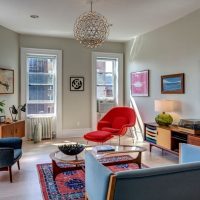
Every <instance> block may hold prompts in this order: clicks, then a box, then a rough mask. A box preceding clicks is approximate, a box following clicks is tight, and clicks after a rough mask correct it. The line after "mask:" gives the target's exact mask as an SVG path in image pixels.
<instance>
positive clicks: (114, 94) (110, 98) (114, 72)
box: [96, 58, 117, 101]
mask: <svg viewBox="0 0 200 200" xmlns="http://www.w3.org/2000/svg"><path fill="white" fill-rule="evenodd" d="M97 60H98V58H97ZM99 60H103V61H106V60H112V61H115V62H114V65H115V64H116V62H117V61H116V60H117V58H116V59H107V58H99ZM101 73H102V74H104V75H105V74H112V76H113V84H112V85H110V86H112V87H113V97H107V98H105V99H103V98H102V99H98V100H103V101H104V100H108V101H112V100H113V101H114V100H115V99H116V90H115V86H116V66H112V73H110V72H101ZM96 80H97V72H96ZM97 86H101V85H97V81H96V87H97ZM102 86H108V85H102Z"/></svg>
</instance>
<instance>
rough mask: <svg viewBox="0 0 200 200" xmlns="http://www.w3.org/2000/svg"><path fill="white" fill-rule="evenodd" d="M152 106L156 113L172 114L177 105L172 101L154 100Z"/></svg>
mask: <svg viewBox="0 0 200 200" xmlns="http://www.w3.org/2000/svg"><path fill="white" fill-rule="evenodd" d="M154 105H155V111H157V112H174V111H175V110H176V105H177V104H176V101H174V100H155V102H154Z"/></svg>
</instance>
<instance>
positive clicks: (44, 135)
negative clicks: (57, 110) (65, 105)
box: [27, 117, 54, 139]
mask: <svg viewBox="0 0 200 200" xmlns="http://www.w3.org/2000/svg"><path fill="white" fill-rule="evenodd" d="M53 121H54V120H53V117H30V118H28V130H27V132H28V133H29V134H28V138H30V139H33V135H34V131H35V130H37V134H38V137H39V138H40V137H41V139H52V133H53Z"/></svg>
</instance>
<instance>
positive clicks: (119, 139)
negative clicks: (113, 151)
mask: <svg viewBox="0 0 200 200" xmlns="http://www.w3.org/2000/svg"><path fill="white" fill-rule="evenodd" d="M119 145H120V135H119Z"/></svg>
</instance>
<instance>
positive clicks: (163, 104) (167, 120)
mask: <svg viewBox="0 0 200 200" xmlns="http://www.w3.org/2000/svg"><path fill="white" fill-rule="evenodd" d="M154 103H155V111H157V112H161V113H160V114H158V115H157V116H156V117H155V121H156V123H157V124H158V125H162V126H169V125H170V124H172V122H173V118H172V116H171V115H170V114H167V113H165V112H173V111H175V106H176V101H174V100H155V102H154Z"/></svg>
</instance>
